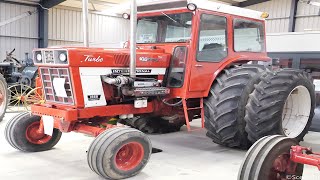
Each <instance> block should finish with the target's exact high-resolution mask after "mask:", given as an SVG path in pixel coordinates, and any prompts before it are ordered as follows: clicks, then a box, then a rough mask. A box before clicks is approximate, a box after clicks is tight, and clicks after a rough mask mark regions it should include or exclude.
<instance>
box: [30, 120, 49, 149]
mask: <svg viewBox="0 0 320 180" xmlns="http://www.w3.org/2000/svg"><path fill="white" fill-rule="evenodd" d="M26 138H27V140H28V141H29V142H30V143H33V144H45V143H47V142H49V141H50V139H51V136H49V135H46V134H44V132H43V130H40V121H37V122H33V123H32V124H30V125H29V126H28V127H27V129H26Z"/></svg>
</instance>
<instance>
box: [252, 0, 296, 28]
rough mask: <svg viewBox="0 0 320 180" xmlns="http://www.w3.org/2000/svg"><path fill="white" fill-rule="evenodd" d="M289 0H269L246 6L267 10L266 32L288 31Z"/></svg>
mask: <svg viewBox="0 0 320 180" xmlns="http://www.w3.org/2000/svg"><path fill="white" fill-rule="evenodd" d="M290 7H291V0H271V1H267V2H264V3H260V4H255V5H252V6H248V7H246V8H249V9H253V10H257V11H262V12H268V13H269V14H270V17H269V18H268V20H267V24H266V27H267V33H278V32H288V30H289V16H290Z"/></svg>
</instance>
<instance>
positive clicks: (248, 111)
mask: <svg viewBox="0 0 320 180" xmlns="http://www.w3.org/2000/svg"><path fill="white" fill-rule="evenodd" d="M138 11H139V13H138V18H137V19H135V18H134V16H132V17H131V20H138V23H137V33H136V34H137V39H136V40H137V44H136V43H134V41H131V43H130V44H131V48H130V49H131V53H130V50H129V49H104V48H76V47H65V48H59V49H58V48H48V49H36V50H34V62H35V64H36V65H37V66H39V76H40V78H41V80H42V87H43V94H44V96H45V99H46V103H45V104H36V105H33V106H32V108H31V112H32V115H30V114H29V113H22V114H19V115H17V116H16V117H14V118H12V119H11V120H10V121H9V123H8V124H7V127H6V130H5V131H6V133H5V134H6V139H7V141H8V142H9V144H10V145H11V146H13V147H14V148H16V149H18V150H21V151H27V152H36V151H45V150H49V149H51V148H52V147H53V146H55V145H56V144H57V143H58V141H59V139H60V137H61V134H62V133H61V132H71V131H74V132H81V133H85V134H89V135H92V136H97V138H96V139H95V140H94V141H93V143H92V144H91V145H90V147H89V150H88V153H87V158H88V164H89V166H90V168H91V169H92V170H93V171H94V172H96V173H97V174H98V175H100V176H102V177H104V178H110V179H122V178H127V177H131V176H134V175H136V174H138V173H139V172H140V171H141V170H142V169H143V168H144V166H145V165H146V164H147V162H148V160H149V157H150V154H151V148H152V147H151V143H150V140H149V139H148V137H147V136H146V135H145V134H144V133H143V132H146V133H165V132H173V131H178V130H180V127H181V126H183V125H184V124H186V125H187V128H188V130H191V127H190V121H192V120H193V119H194V118H196V117H201V121H202V127H205V128H206V129H207V130H208V132H207V136H208V137H210V138H212V140H213V142H215V143H218V144H221V145H224V146H228V147H234V148H241V149H247V148H249V147H250V146H251V145H252V144H253V143H254V142H255V141H256V140H258V139H259V138H261V137H263V136H265V135H272V134H281V135H285V136H288V137H291V138H295V139H297V140H302V138H303V137H304V135H305V134H306V133H307V131H308V128H309V126H310V124H311V120H312V117H313V111H314V104H315V97H314V86H313V84H312V81H311V79H310V77H309V76H308V74H307V73H305V72H303V71H300V70H294V69H279V70H276V71H272V70H269V69H268V68H266V67H264V66H263V65H259V64H258V62H263V61H269V60H270V58H268V57H267V53H266V43H265V20H264V19H265V18H266V17H267V13H262V12H257V11H252V10H247V9H242V8H238V7H233V6H228V5H224V4H220V3H215V2H209V1H200V0H197V1H192V0H184V1H170V2H169V1H168V2H165V1H161V2H160V3H154V4H148V5H144V6H140V7H138ZM124 17H127V18H129V17H130V16H128V15H126V16H124ZM132 18H133V19H132ZM133 22H134V21H133ZM132 24H135V23H132ZM131 39H133V38H132V37H131ZM135 46H136V48H135ZM130 54H131V56H130ZM135 54H136V55H135ZM134 59H136V61H135V60H134ZM115 120H117V121H118V122H121V123H122V124H125V125H129V126H131V127H133V128H136V129H138V130H140V131H138V130H135V129H132V128H125V127H121V126H120V127H117V126H116V125H112V124H114V123H112V122H114V121H115Z"/></svg>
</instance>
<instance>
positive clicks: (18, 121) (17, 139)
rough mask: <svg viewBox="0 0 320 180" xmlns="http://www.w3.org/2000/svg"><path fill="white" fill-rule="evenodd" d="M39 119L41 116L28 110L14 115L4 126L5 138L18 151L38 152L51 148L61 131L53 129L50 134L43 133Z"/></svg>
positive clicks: (59, 136) (56, 141) (57, 140)
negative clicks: (31, 113)
mask: <svg viewBox="0 0 320 180" xmlns="http://www.w3.org/2000/svg"><path fill="white" fill-rule="evenodd" d="M40 120H41V117H39V116H34V115H30V113H28V112H24V113H21V114H18V115H16V116H14V117H13V118H12V119H11V120H10V121H9V122H8V124H7V126H6V129H5V137H6V140H7V141H8V143H9V144H10V145H11V146H12V147H14V148H15V149H18V150H20V151H25V152H38V151H46V150H49V149H51V148H52V147H54V146H55V145H56V144H57V143H58V142H59V140H60V138H61V135H62V133H61V132H60V131H59V130H58V129H54V130H53V134H52V136H49V135H46V134H44V131H43V127H41V125H40V124H41V122H40Z"/></svg>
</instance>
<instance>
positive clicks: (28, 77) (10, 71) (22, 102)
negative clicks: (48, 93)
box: [0, 49, 42, 121]
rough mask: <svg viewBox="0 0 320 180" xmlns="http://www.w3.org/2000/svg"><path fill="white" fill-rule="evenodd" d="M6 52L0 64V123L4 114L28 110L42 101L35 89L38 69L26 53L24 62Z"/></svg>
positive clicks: (11, 53)
mask: <svg viewBox="0 0 320 180" xmlns="http://www.w3.org/2000/svg"><path fill="white" fill-rule="evenodd" d="M14 51H15V49H13V50H12V51H11V52H7V54H6V58H5V59H4V60H3V61H2V62H0V94H1V96H0V102H1V103H0V104H1V105H0V121H2V119H3V117H4V114H5V113H6V112H20V111H27V110H30V104H33V103H38V102H40V101H41V99H42V95H41V91H40V94H39V92H37V89H40V87H38V88H35V86H36V85H35V83H36V77H37V74H38V68H37V67H36V66H34V63H33V60H32V59H31V58H29V55H28V53H26V58H25V60H17V59H16V58H15V57H14V55H13V53H14Z"/></svg>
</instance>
